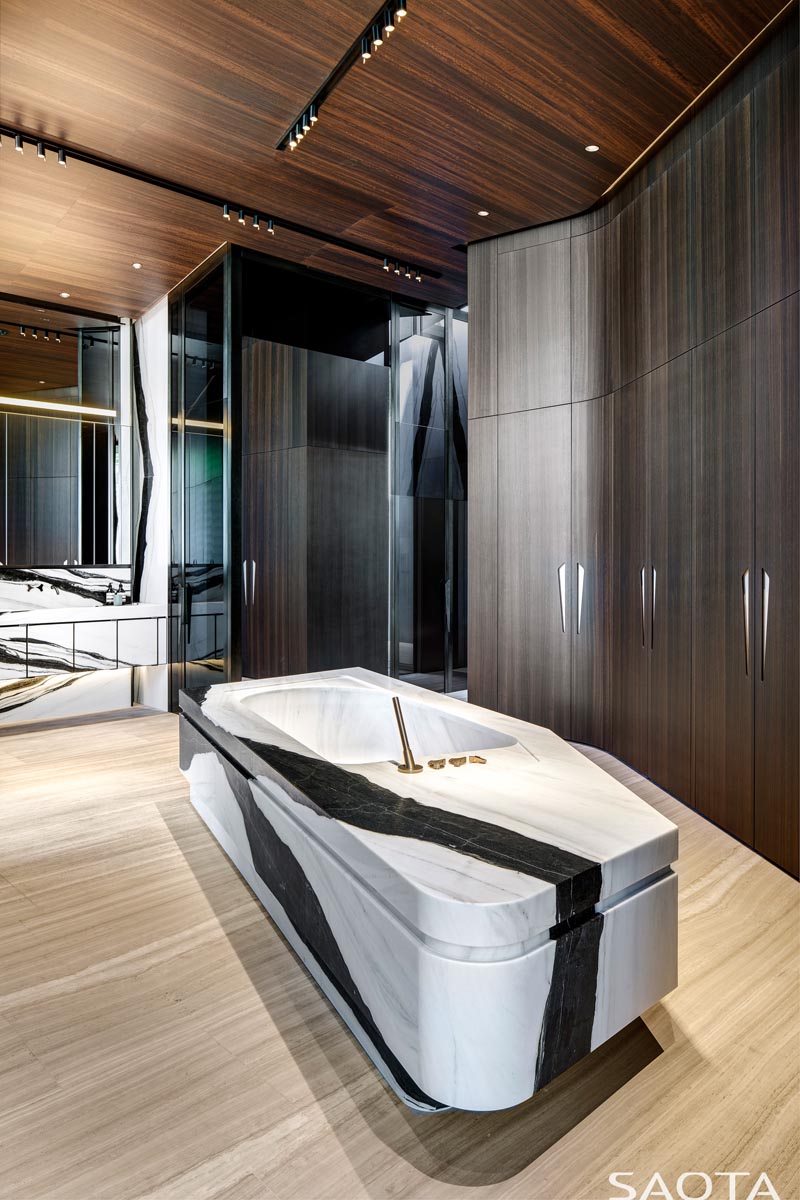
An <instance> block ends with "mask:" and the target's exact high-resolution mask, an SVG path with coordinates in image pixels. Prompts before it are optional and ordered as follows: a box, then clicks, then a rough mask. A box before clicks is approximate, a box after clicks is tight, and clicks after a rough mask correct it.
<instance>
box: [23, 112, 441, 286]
mask: <svg viewBox="0 0 800 1200" xmlns="http://www.w3.org/2000/svg"><path fill="white" fill-rule="evenodd" d="M6 139H10V141H7V140H6ZM9 145H10V146H12V147H13V149H12V153H13V150H18V151H19V152H20V153H24V150H25V147H26V146H33V147H34V148H35V151H36V154H37V155H38V156H39V157H40V158H46V157H47V153H48V152H50V153H52V154H55V155H56V157H57V161H58V162H59V163H61V164H62V165H64V166H66V164H67V162H68V161H74V162H82V163H85V164H86V165H87V166H91V167H97V168H99V169H100V170H103V171H110V172H111V173H112V174H114V175H122V176H124V177H125V178H127V179H135V180H136V181H137V182H139V183H145V184H148V185H149V186H150V187H156V188H160V189H161V190H162V191H167V192H171V193H172V194H173V195H176V196H186V197H187V198H188V199H190V200H196V201H198V202H199V203H201V204H208V205H211V206H213V207H214V208H216V209H217V210H218V211H220V210H221V211H222V213H223V216H224V215H225V209H226V208H227V210H228V213H229V214H230V213H231V212H235V213H236V216H237V221H238V223H240V224H242V225H245V224H246V223H247V220H248V219H249V220H250V221H251V222H253V223H254V227H255V229H256V231H258V230H259V228H263V227H264V225H263V221H264V220H266V228H267V232H268V233H274V232H276V231H277V230H282V229H285V230H287V231H288V232H290V233H296V234H298V235H299V236H300V237H305V238H311V239H313V240H314V241H317V242H324V243H326V244H327V245H329V246H335V247H337V249H339V250H346V251H348V252H349V253H351V254H359V255H361V256H362V257H364V258H369V259H372V260H374V261H377V262H378V263H380V264H383V261H384V259H385V258H386V250H385V249H381V250H376V249H374V248H373V247H371V246H364V245H361V244H359V243H358V242H351V241H349V240H348V239H347V238H342V237H338V236H337V235H336V234H334V233H326V232H325V231H324V230H322V229H315V228H313V227H312V226H310V225H303V224H302V223H301V222H299V221H291V220H289V219H288V218H286V217H280V216H275V215H272V216H269V217H267V218H265V217H264V214H266V213H267V212H268V211H269V210H268V209H266V208H264V207H261V208H259V209H258V210H256V209H254V208H252V207H251V206H249V205H248V206H246V207H245V206H243V205H240V204H234V203H232V202H231V201H230V200H226V199H225V198H224V196H213V195H211V193H210V192H204V191H201V190H200V189H199V188H192V187H187V186H186V185H185V184H181V183H176V182H175V181H174V180H170V179H164V178H162V177H161V176H159V175H151V174H150V173H149V172H148V171H141V170H139V169H138V167H130V166H128V165H127V164H126V163H123V162H119V161H118V160H116V159H113V158H106V157H105V156H104V155H101V154H95V153H94V152H92V151H89V150H81V149H77V148H75V147H72V146H63V145H60V144H58V143H57V142H54V141H53V140H52V139H51V138H47V137H46V136H45V135H44V134H41V133H27V132H20V131H19V130H18V129H13V128H11V127H10V126H8V125H5V124H0V146H1V147H2V151H3V153H5V152H6V149H7V147H8V146H9ZM40 149H41V151H42V153H41V154H40V153H39V151H40ZM395 258H396V255H390V260H391V261H392V262H394V261H395ZM415 271H416V274H417V275H420V276H422V275H424V276H425V277H426V278H428V279H441V277H442V275H441V271H436V270H434V269H433V268H432V267H426V266H422V265H421V264H417V266H416V267H415Z"/></svg>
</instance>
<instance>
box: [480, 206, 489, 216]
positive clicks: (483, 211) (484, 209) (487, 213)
mask: <svg viewBox="0 0 800 1200" xmlns="http://www.w3.org/2000/svg"><path fill="white" fill-rule="evenodd" d="M488 215H489V210H488V209H486V208H479V209H478V216H479V217H488Z"/></svg>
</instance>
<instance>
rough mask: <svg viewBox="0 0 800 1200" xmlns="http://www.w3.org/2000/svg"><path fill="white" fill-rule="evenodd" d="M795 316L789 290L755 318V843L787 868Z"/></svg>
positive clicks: (795, 559)
mask: <svg viewBox="0 0 800 1200" xmlns="http://www.w3.org/2000/svg"><path fill="white" fill-rule="evenodd" d="M798 322H800V304H798V297H797V295H796V294H795V295H794V296H792V297H791V298H789V299H787V300H784V301H782V302H781V303H780V304H776V305H774V306H773V307H772V308H769V309H767V310H766V312H763V313H760V314H759V315H758V317H757V318H756V321H755V342H756V371H755V415H756V434H755V436H756V509H755V511H756V557H755V621H754V626H755V638H756V646H755V655H754V662H755V689H756V710H755V714H756V722H755V797H756V808H755V845H756V849H757V850H760V851H761V853H762V854H766V855H767V856H768V857H769V858H771V859H772V860H773V861H774V862H777V863H779V864H780V866H782V867H784V868H785V869H786V870H787V871H791V872H792V873H793V874H795V875H797V874H798V871H799V870H800V863H799V862H798V836H800V829H799V828H798V808H799V807H800V599H799V597H800V550H799V549H798V531H800V401H799V400H798V396H799V395H800V379H799V378H798V353H799V352H800V346H798ZM764 573H766V575H767V576H768V577H769V603H768V606H767V605H766V604H765V584H766V579H765V577H764Z"/></svg>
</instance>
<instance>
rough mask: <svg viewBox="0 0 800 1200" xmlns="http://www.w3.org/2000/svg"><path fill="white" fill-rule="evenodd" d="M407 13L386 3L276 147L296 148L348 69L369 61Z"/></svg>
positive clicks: (392, 2) (397, 5) (395, 3)
mask: <svg viewBox="0 0 800 1200" xmlns="http://www.w3.org/2000/svg"><path fill="white" fill-rule="evenodd" d="M407 14H408V6H407V5H406V4H401V3H398V0H390V2H389V3H388V4H387V3H386V2H385V0H384V3H383V4H382V5H381V7H380V8H379V9H378V11H377V12H376V13H375V15H374V16H373V18H372V20H371V21H370V22H369V23H368V25H367V26H366V28H362V30H361V33H360V34H359V35H358V37H357V38H356V39H355V40H354V41H353V42H352V43H351V45H350V46H349V47H348V49H347V50H346V51H345V53H344V54H343V55H342V57H341V58H340V59H339V62H338V63H337V64H336V66H335V67H334V68H333V70H332V71H331V73H330V75H329V76H328V78H327V79H326V80H325V82H324V83H323V85H322V87H320V88H319V89H318V91H317V92H315V93H314V96H313V98H312V99H311V101H310V102H309V103H308V104H306V105H305V106H304V107H303V108H302V109H301V111H300V113H299V114H298V115H297V116H296V117H295V118H294V120H293V121H292V123H291V125H290V126H289V128H288V129H287V130H286V132H285V133H284V134H283V136H282V137H281V139H280V140H279V141H278V143H277V145H276V149H277V150H296V149H297V147H298V145H299V144H300V142H301V141H302V140H303V138H304V137H307V136H308V134H309V133H310V132H311V130H312V129H313V128H314V126H315V125H316V123H317V121H318V120H319V110H320V108H321V107H322V105H323V103H325V102H326V101H327V99H328V96H330V95H331V93H332V92H334V91H335V89H336V88H337V87H338V86H339V84H340V83H341V82H342V80H343V79H344V77H345V75H346V74H347V73H348V71H349V70H350V69H351V68H352V67H354V66H355V64H356V63H357V62H358V60H359V58H360V59H361V62H362V64H363V63H368V62H369V60H370V59H371V58H373V57H374V56H375V54H376V53H377V51H378V49H379V48H380V47H381V46H383V45H384V44H385V43H386V42H387V41H388V40H389V38H390V37H391V35H392V34H393V33H394V32H395V31H396V29H397V28H398V26H399V23H400V21H402V19H403V18H404V17H405V16H406V15H407Z"/></svg>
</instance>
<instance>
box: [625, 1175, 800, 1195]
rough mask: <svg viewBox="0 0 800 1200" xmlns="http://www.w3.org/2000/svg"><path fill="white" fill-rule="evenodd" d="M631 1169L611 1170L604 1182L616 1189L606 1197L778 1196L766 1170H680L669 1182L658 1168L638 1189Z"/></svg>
mask: <svg viewBox="0 0 800 1200" xmlns="http://www.w3.org/2000/svg"><path fill="white" fill-rule="evenodd" d="M633 1174H634V1173H633V1171H612V1172H611V1174H610V1175H609V1177H608V1182H609V1183H610V1184H611V1185H612V1187H615V1188H618V1189H619V1191H618V1192H617V1193H616V1195H614V1196H609V1198H608V1200H760V1198H762V1200H781V1198H780V1196H779V1195H778V1192H777V1190H776V1188H775V1186H774V1184H773V1183H772V1181H771V1180H770V1177H769V1175H767V1173H766V1171H762V1172H761V1174H760V1175H758V1176H755V1175H753V1174H752V1173H751V1172H750V1171H714V1172H713V1173H712V1174H710V1175H708V1174H706V1172H705V1171H684V1172H683V1174H682V1175H679V1176H678V1178H677V1179H676V1180H674V1181H673V1182H668V1181H667V1180H665V1179H664V1177H663V1176H662V1175H661V1173H660V1172H659V1171H656V1172H654V1174H653V1175H652V1176H651V1177H650V1179H648V1180H647V1181H646V1182H645V1184H644V1186H643V1188H642V1190H641V1191H639V1189H638V1188H637V1187H634V1185H633V1182H630V1183H626V1182H625V1181H626V1180H628V1179H630V1180H631V1181H633Z"/></svg>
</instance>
